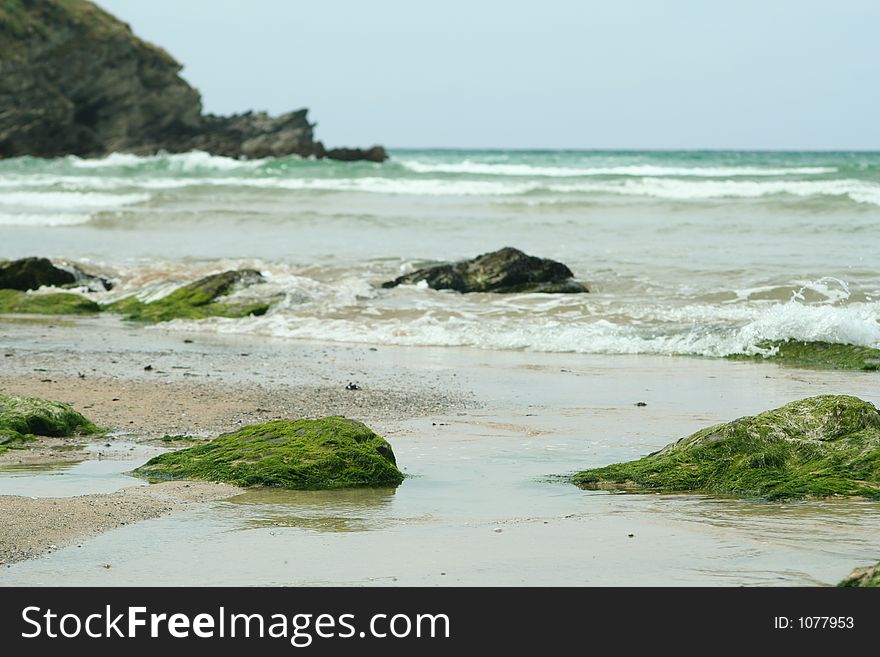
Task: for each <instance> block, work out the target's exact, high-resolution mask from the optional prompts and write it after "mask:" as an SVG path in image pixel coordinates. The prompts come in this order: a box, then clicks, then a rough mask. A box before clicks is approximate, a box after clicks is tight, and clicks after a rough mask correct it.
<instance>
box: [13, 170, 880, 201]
mask: <svg viewBox="0 0 880 657" xmlns="http://www.w3.org/2000/svg"><path fill="white" fill-rule="evenodd" d="M0 187H3V188H5V189H6V190H8V191H4V192H3V194H2V195H0V204H2V205H21V206H25V207H69V206H70V205H71V204H73V205H75V206H76V207H77V208H80V207H82V208H85V207H91V208H95V209H98V208H106V207H117V206H123V205H131V204H133V203H139V202H142V201H145V200H147V198H148V197H147V196H146V195H144V194H143V193H137V192H140V191H144V192H149V191H161V190H177V189H187V188H198V187H224V188H229V189H236V188H239V189H264V190H281V191H302V192H355V193H365V194H388V195H408V196H431V197H435V196H436V197H443V196H445V197H456V196H460V197H480V196H483V197H517V196H521V197H530V198H529V202H531V203H534V204H538V205H540V204H541V203H559V202H565V201H564V199H565V197H569V196H573V195H584V196H591V195H593V196H611V197H613V196H621V197H645V198H655V199H660V200H671V201H710V200H716V199H755V198H762V197H769V196H790V197H795V198H801V199H813V198H829V197H841V198H846V199H849V200H850V201H854V202H856V203H860V204H869V205H880V184H878V183H875V182H869V181H864V180H856V179H841V180H813V181H807V180H763V181H754V180H693V179H691V180H682V179H677V178H637V179H626V180H617V181H614V180H610V181H598V180H581V181H572V182H547V181H541V180H527V179H514V180H461V179H443V178H384V177H379V176H363V177H357V178H306V177H300V178H290V177H273V176H263V177H251V178H237V177H229V176H223V177H157V176H152V177H144V176H139V177H122V176H106V175H104V176H70V175H61V176H53V175H40V176H29V177H9V176H8V177H5V178H0ZM47 188H48V189H47ZM59 188H60V189H61V190H64V191H57V190H58V189H59ZM31 190H40V191H31ZM113 191H117V192H118V191H125V192H128V193H126V194H116V195H112V194H102V193H99V192H113ZM540 195H548V196H552V195H555V198H547V199H542V198H537V199H535V198H531V197H535V196H540ZM560 197H562V198H560Z"/></svg>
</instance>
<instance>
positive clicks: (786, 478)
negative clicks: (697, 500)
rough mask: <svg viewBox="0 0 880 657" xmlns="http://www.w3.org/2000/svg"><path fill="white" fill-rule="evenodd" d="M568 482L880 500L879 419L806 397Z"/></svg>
mask: <svg viewBox="0 0 880 657" xmlns="http://www.w3.org/2000/svg"><path fill="white" fill-rule="evenodd" d="M572 481H573V483H575V484H576V485H578V486H580V487H582V488H589V489H597V488H601V489H618V490H633V491H656V492H686V491H693V492H702V493H713V494H720V495H732V496H736V497H746V498H765V499H785V498H803V497H829V496H835V495H841V496H854V497H855V496H858V497H866V498H871V499H880V413H878V411H877V409H876V408H874V406H873V405H872V404H870V403H868V402H866V401H862V400H861V399H859V398H857V397H850V396H844V395H822V396H818V397H809V398H807V399H801V400H799V401H795V402H792V403H790V404H786V405H785V406H783V407H781V408H777V409H774V410H772V411H767V412H765V413H761V414H760V415H755V416H753V417H743V418H740V419H738V420H734V421H733V422H729V423H727V424H718V425H715V426H712V427H708V428H706V429H703V430H701V431H698V432H696V433H695V434H693V435H691V436H687V437H685V438H682V439H680V440H678V441H676V442H674V443H672V444H670V445H667V446H666V447H664V448H663V449H661V450H660V451H657V452H654V453H652V454H649V455H648V456H645V457H644V458H641V459H639V460H637V461H630V462H628V463H617V464H614V465H609V466H607V467H604V468H595V469H592V470H585V471H583V472H579V473H577V474H576V475H574V477H573V478H572Z"/></svg>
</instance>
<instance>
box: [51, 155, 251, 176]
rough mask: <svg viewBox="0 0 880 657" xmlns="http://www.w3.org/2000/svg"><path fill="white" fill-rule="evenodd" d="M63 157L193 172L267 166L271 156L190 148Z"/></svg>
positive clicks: (101, 165) (78, 164)
mask: <svg viewBox="0 0 880 657" xmlns="http://www.w3.org/2000/svg"><path fill="white" fill-rule="evenodd" d="M63 161H64V162H65V163H66V164H69V165H70V166H72V167H74V168H76V169H128V170H134V171H137V170H145V171H157V170H159V171H163V172H168V173H183V174H189V173H198V172H206V171H207V172H210V171H236V170H245V171H253V170H255V169H259V168H260V167H261V166H263V165H264V164H265V163H266V162H267V161H268V159H254V160H240V159H235V158H231V157H224V156H222V155H211V154H210V153H206V152H204V151H190V152H188V153H161V154H158V155H132V154H131V153H111V154H110V155H108V156H106V157H102V158H95V159H92V158H80V157H77V156H76V155H68V156H67V157H65V158H63Z"/></svg>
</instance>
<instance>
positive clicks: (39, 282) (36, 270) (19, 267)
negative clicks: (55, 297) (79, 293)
mask: <svg viewBox="0 0 880 657" xmlns="http://www.w3.org/2000/svg"><path fill="white" fill-rule="evenodd" d="M75 281H76V275H75V274H74V273H73V272H71V271H69V270H67V269H63V268H61V267H57V266H56V265H53V264H52V261H51V260H49V259H48V258H21V259H20V260H8V261H6V262H0V289H5V290H21V291H26V290H36V289H39V288H40V287H42V286H44V285H47V286H56V287H57V286H61V285H67V284H70V283H74V282H75Z"/></svg>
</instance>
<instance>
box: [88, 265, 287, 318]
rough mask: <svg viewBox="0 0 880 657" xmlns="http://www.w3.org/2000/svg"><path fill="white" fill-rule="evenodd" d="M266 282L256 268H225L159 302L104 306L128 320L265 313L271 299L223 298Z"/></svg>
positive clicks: (126, 301)
mask: <svg viewBox="0 0 880 657" xmlns="http://www.w3.org/2000/svg"><path fill="white" fill-rule="evenodd" d="M264 281H265V279H264V278H263V275H262V274H260V272H258V271H256V270H254V269H240V270H235V271H225V272H222V273H220V274H212V275H211V276H206V277H204V278H200V279H199V280H197V281H195V282H193V283H190V284H188V285H184V286H183V287H181V288H178V289H177V290H175V291H174V292H172V293H171V294H169V295H167V296H165V297H162V298H161V299H157V300H156V301H151V302H149V303H147V302H144V301H141V300H140V299H136V298H135V297H126V298H124V299H120V300H119V301H115V302H113V303H111V304H108V305H107V306H106V307H105V308H106V310H109V311H110V312H117V313H121V314H123V315H125V317H126V319H130V320H133V321H142V322H167V321H170V320H172V319H204V318H206V317H247V316H248V315H264V314H265V313H266V311H267V310H269V307H270V306H271V303H270V302H265V301H260V302H236V301H230V300H224V297H226V296H227V295H229V294H231V293H232V292H234V291H236V290H238V289H241V288H245V287H249V286H251V285H256V284H258V283H263V282H264Z"/></svg>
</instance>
